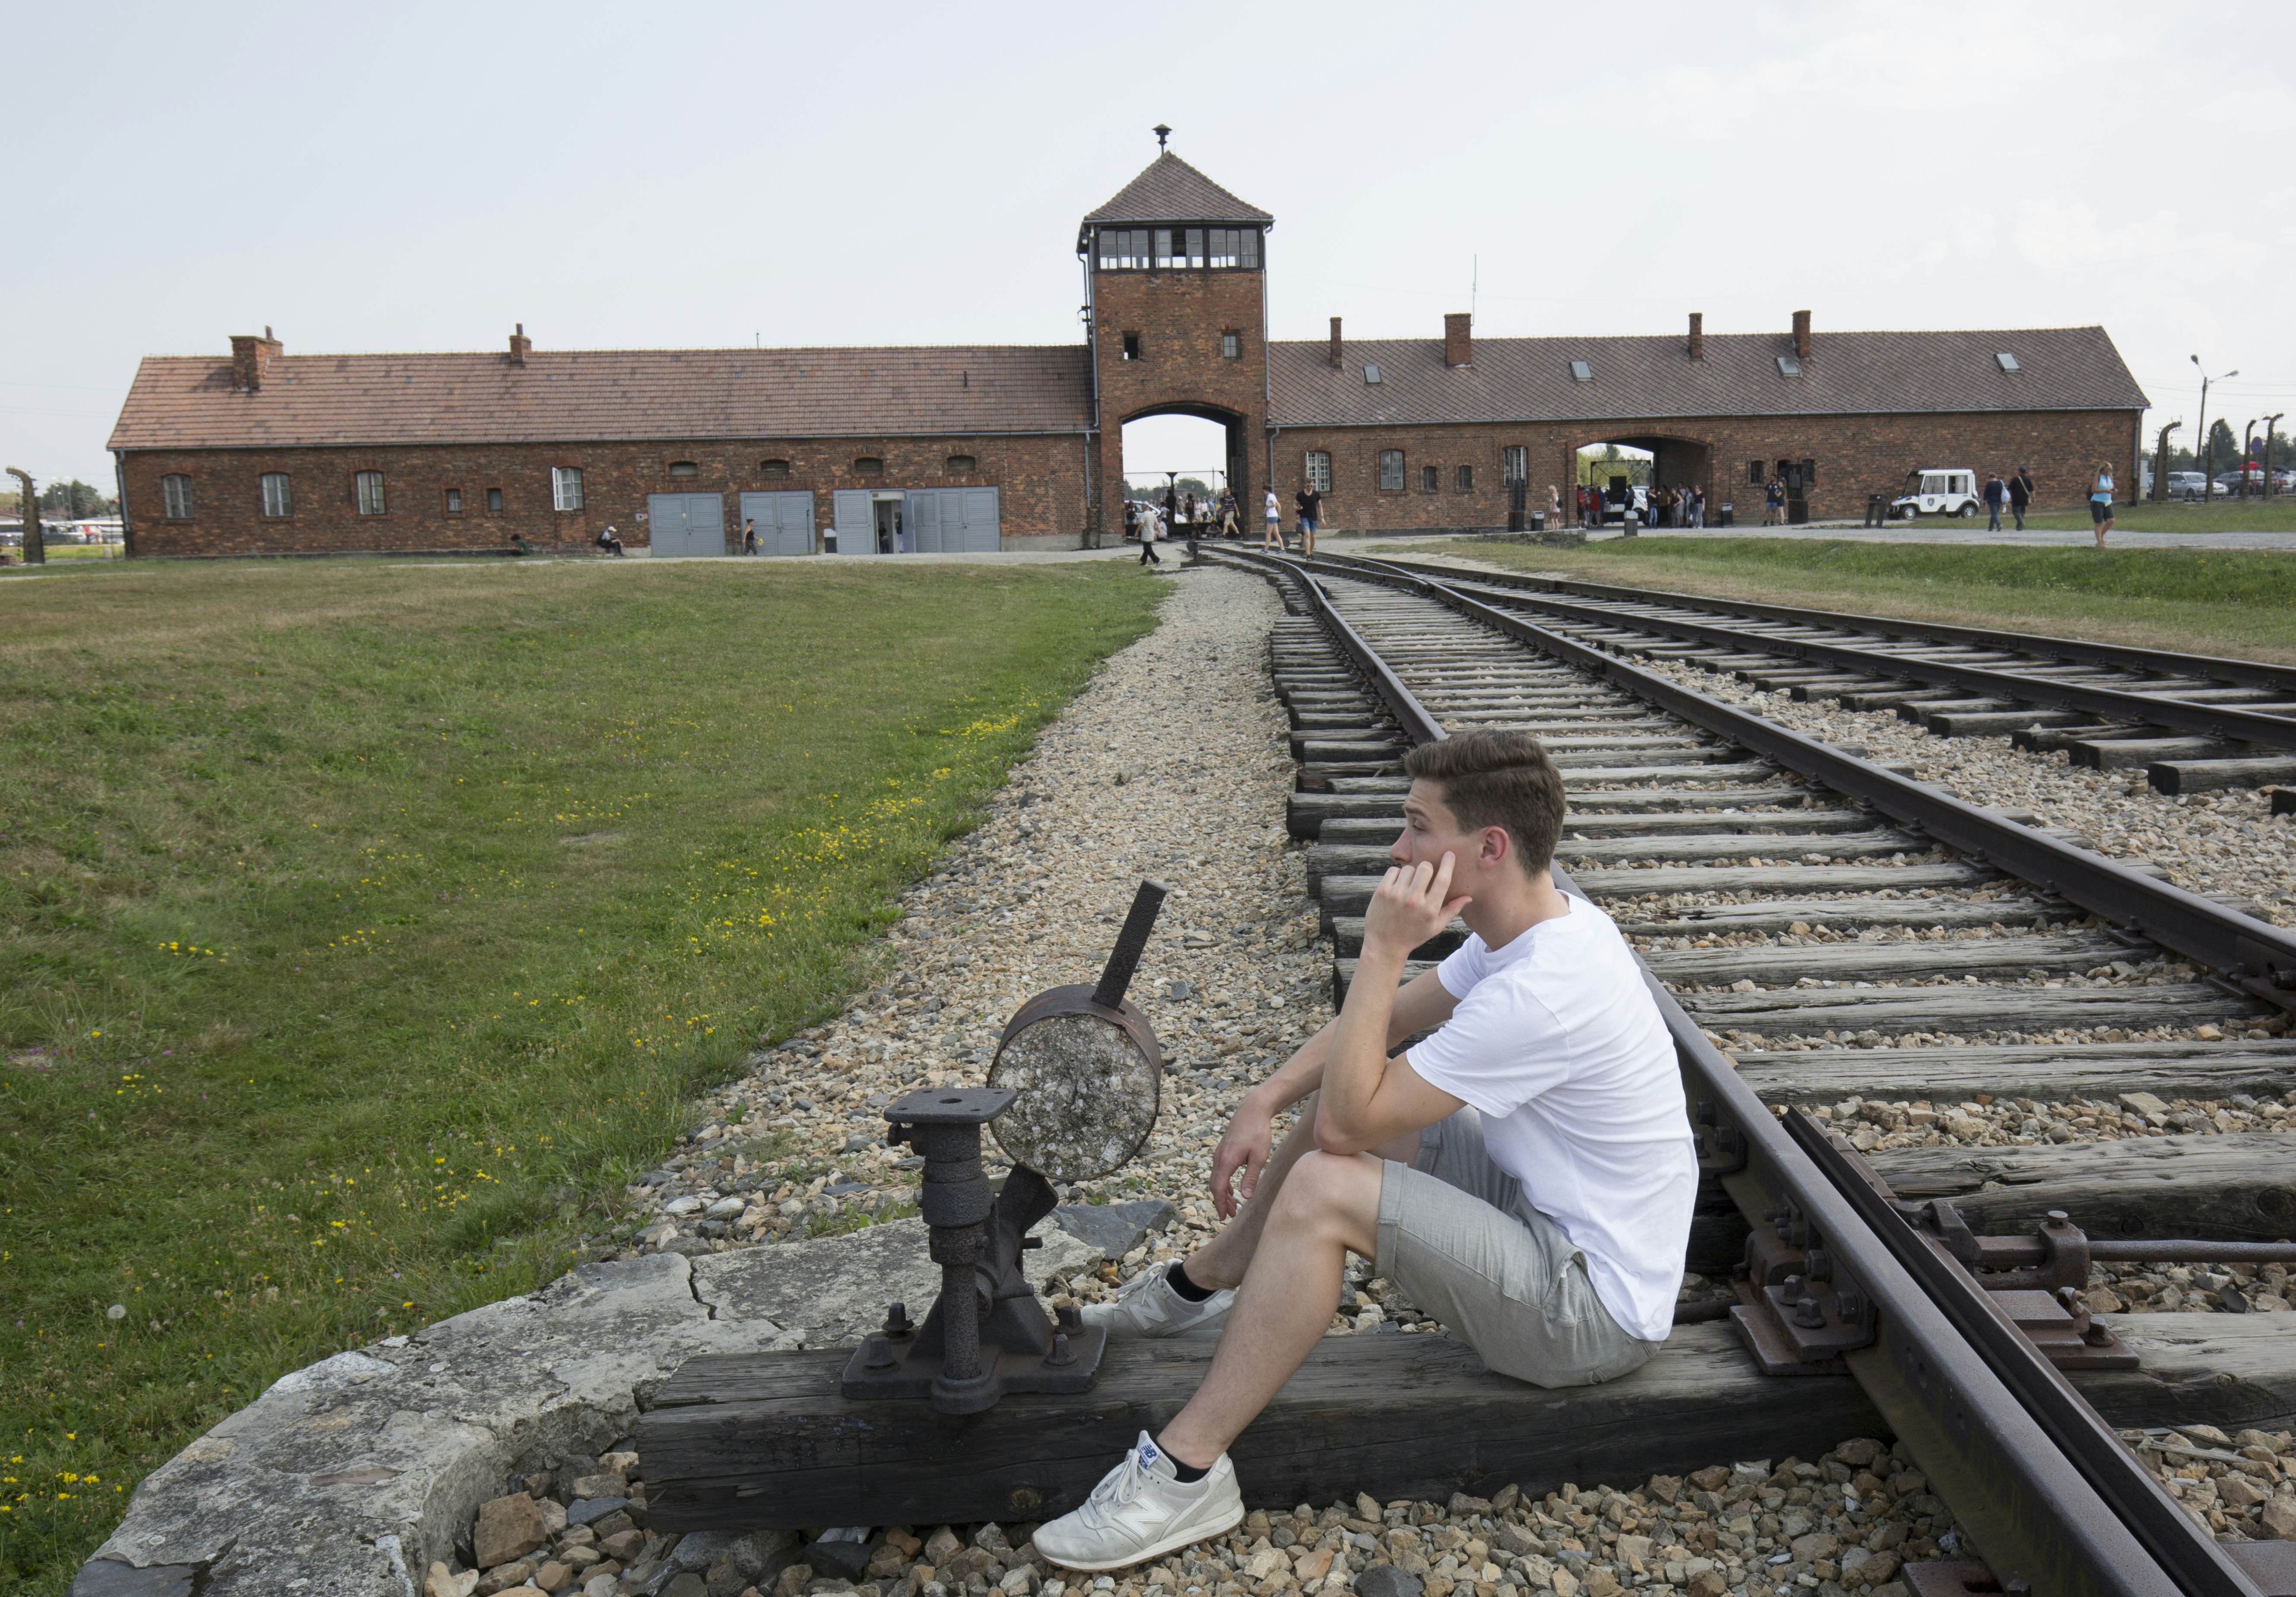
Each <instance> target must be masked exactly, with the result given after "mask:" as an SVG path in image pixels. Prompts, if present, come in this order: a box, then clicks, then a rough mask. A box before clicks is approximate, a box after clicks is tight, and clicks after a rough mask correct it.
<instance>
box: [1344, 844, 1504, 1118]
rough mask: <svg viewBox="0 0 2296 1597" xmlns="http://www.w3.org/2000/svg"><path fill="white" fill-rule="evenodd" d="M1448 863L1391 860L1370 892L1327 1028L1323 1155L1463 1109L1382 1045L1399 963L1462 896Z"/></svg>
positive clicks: (1392, 1017) (1443, 922)
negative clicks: (1343, 988)
mask: <svg viewBox="0 0 2296 1597" xmlns="http://www.w3.org/2000/svg"><path fill="white" fill-rule="evenodd" d="M1451 865H1452V857H1451V856H1450V855H1449V854H1445V855H1444V856H1443V862H1442V863H1441V864H1440V865H1438V866H1429V865H1427V864H1425V863H1421V864H1418V865H1415V866H1411V867H1408V868H1406V867H1402V866H1397V867H1395V868H1391V869H1390V870H1389V871H1388V873H1387V876H1386V877H1385V879H1383V880H1382V882H1381V883H1380V885H1379V889H1378V891H1377V892H1375V893H1373V894H1372V901H1371V906H1370V908H1369V909H1368V910H1365V915H1364V942H1363V952H1362V955H1361V957H1360V958H1359V959H1357V962H1356V976H1355V980H1354V981H1353V982H1352V983H1351V984H1349V987H1348V998H1347V1002H1346V1003H1345V1004H1343V1005H1341V1008H1340V1017H1339V1020H1338V1021H1337V1023H1336V1024H1335V1025H1334V1026H1333V1039H1332V1045H1331V1057H1330V1058H1329V1059H1328V1061H1327V1062H1326V1063H1325V1065H1324V1073H1323V1090H1322V1095H1321V1097H1320V1098H1319V1099H1318V1100H1317V1103H1316V1147H1317V1148H1321V1149H1323V1150H1324V1152H1325V1153H1339V1154H1357V1153H1362V1152H1363V1151H1364V1150H1365V1149H1366V1148H1376V1147H1378V1146H1379V1145H1380V1144H1381V1143H1382V1142H1385V1141H1387V1140H1389V1139H1390V1138H1391V1137H1393V1136H1395V1135H1396V1134H1397V1133H1398V1132H1406V1131H1414V1130H1416V1129H1417V1128H1419V1127H1421V1126H1425V1125H1432V1124H1434V1123H1435V1122H1436V1121H1438V1120H1440V1119H1441V1118H1443V1117H1444V1116H1445V1115H1450V1114H1455V1113H1456V1112H1457V1111H1458V1110H1459V1109H1460V1108H1462V1107H1464V1100H1463V1099H1457V1098H1454V1097H1453V1096H1452V1095H1451V1094H1450V1093H1448V1092H1446V1091H1443V1090H1442V1089H1440V1088H1439V1087H1434V1086H1431V1085H1430V1084H1428V1083H1427V1082H1425V1081H1424V1080H1423V1079H1422V1078H1421V1076H1420V1075H1419V1073H1418V1072H1417V1071H1415V1070H1414V1069H1412V1068H1411V1066H1410V1063H1409V1061H1408V1060H1407V1059H1392V1058H1389V1057H1388V1051H1387V1049H1388V1039H1389V1038H1390V1035H1391V1034H1392V1033H1393V1028H1394V1024H1395V1021H1396V1019H1397V1008H1398V1006H1397V1002H1396V987H1397V985H1398V984H1399V983H1400V982H1401V980H1402V977H1403V966H1404V961H1405V960H1406V959H1408V958H1409V957H1410V953H1411V951H1412V950H1413V949H1415V948H1417V947H1418V946H1419V945H1420V944H1421V943H1424V942H1426V941H1427V940H1428V939H1429V938H1430V937H1432V936H1434V935H1435V934H1436V933H1438V932H1439V931H1441V930H1442V929H1443V928H1444V927H1445V926H1448V925H1450V924H1451V918H1452V917H1453V916H1455V915H1456V914H1457V913H1458V912H1459V911H1460V910H1462V909H1464V907H1465V906H1466V904H1467V902H1468V901H1467V900H1466V899H1464V898H1458V899H1454V898H1452V897H1451ZM1413 985H1415V986H1416V985H1417V984H1416V983H1414V984H1413ZM1446 996H1447V995H1446ZM1445 1013H1446V1014H1448V1013H1449V1011H1448V1009H1446V1011H1445ZM1414 1029H1416V1028H1414ZM1404 1034H1405V1035H1406V1036H1407V1035H1409V1033H1408V1032H1406V1033H1404Z"/></svg>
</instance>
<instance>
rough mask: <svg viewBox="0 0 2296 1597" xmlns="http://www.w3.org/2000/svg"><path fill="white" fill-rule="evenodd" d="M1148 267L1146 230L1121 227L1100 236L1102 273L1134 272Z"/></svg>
mask: <svg viewBox="0 0 2296 1597" xmlns="http://www.w3.org/2000/svg"><path fill="white" fill-rule="evenodd" d="M1147 265H1148V230H1147V229H1146V228H1145V227H1123V228H1117V229H1114V230H1112V231H1110V232H1105V233H1103V234H1102V235H1100V266H1101V270H1103V271H1118V272H1135V271H1139V270H1142V269H1144V268H1145V267H1146V266H1147Z"/></svg>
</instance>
